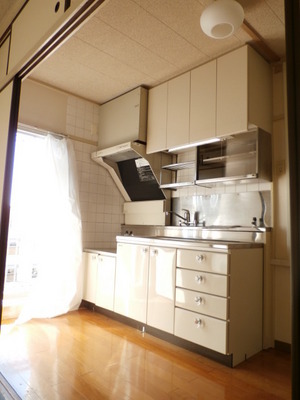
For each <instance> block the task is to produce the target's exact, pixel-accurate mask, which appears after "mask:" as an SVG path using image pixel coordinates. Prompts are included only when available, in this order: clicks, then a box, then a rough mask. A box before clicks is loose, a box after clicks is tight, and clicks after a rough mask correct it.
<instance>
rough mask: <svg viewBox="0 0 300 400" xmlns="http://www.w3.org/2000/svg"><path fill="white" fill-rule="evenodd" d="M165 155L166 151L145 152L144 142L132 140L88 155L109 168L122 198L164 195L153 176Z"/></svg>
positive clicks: (155, 198)
mask: <svg viewBox="0 0 300 400" xmlns="http://www.w3.org/2000/svg"><path fill="white" fill-rule="evenodd" d="M166 157H170V155H167V154H163V153H155V154H146V146H145V144H143V143H139V142H134V141H133V142H126V143H123V144H119V145H117V146H113V147H109V148H106V149H103V150H98V151H95V152H93V153H92V155H91V158H92V160H94V161H95V162H96V163H98V164H99V165H101V166H103V167H104V168H106V169H107V170H108V171H109V173H110V175H111V176H112V178H113V180H114V181H115V183H116V185H117V187H118V189H119V190H120V192H121V194H122V195H123V197H124V199H125V201H146V200H163V199H166V198H167V195H166V193H165V192H164V191H163V190H162V189H160V187H159V183H158V180H157V176H159V172H160V168H161V166H162V164H163V163H164V162H165V161H166V159H165V158H166Z"/></svg>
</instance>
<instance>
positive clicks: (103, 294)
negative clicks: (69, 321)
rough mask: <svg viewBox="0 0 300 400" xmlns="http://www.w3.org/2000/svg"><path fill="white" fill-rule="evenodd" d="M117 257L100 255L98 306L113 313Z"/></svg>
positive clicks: (96, 301)
mask: <svg viewBox="0 0 300 400" xmlns="http://www.w3.org/2000/svg"><path fill="white" fill-rule="evenodd" d="M115 273H116V257H114V256H112V257H110V256H105V255H101V254H100V255H99V256H98V271H97V291H96V300H95V303H96V306H99V307H102V308H105V309H107V310H110V311H113V309H114V292H115Z"/></svg>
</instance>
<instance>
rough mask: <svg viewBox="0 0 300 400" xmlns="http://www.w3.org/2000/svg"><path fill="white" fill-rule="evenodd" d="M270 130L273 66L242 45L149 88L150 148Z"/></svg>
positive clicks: (181, 144) (148, 138)
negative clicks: (250, 131)
mask: <svg viewBox="0 0 300 400" xmlns="http://www.w3.org/2000/svg"><path fill="white" fill-rule="evenodd" d="M255 127H259V128H262V129H263V130H265V131H267V132H271V131H272V73H271V66H270V65H269V64H268V63H267V62H266V61H265V60H264V59H263V58H262V57H261V56H260V55H259V54H257V53H256V52H255V51H254V50H253V49H252V48H251V47H249V46H248V45H246V46H243V47H241V48H239V49H237V50H234V51H232V52H231V53H228V54H226V55H224V56H222V57H219V58H218V59H216V60H213V61H211V62H208V63H207V64H204V65H201V66H199V67H198V68H195V69H193V70H192V71H190V72H187V73H185V74H183V75H180V76H178V77H177V78H174V79H171V80H170V81H168V82H166V83H164V84H163V85H160V86H157V87H155V88H153V89H150V91H149V110H148V131H147V152H148V153H153V152H155V151H160V150H166V149H170V148H172V147H177V146H183V145H186V144H192V143H196V142H201V141H204V140H207V139H211V138H213V137H215V136H218V137H219V136H220V137H221V136H226V135H230V134H234V133H241V132H246V131H248V130H250V129H252V128H255Z"/></svg>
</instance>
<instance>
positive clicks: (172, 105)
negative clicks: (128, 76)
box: [147, 72, 190, 154]
mask: <svg viewBox="0 0 300 400" xmlns="http://www.w3.org/2000/svg"><path fill="white" fill-rule="evenodd" d="M189 120H190V72H187V73H185V74H183V75H180V76H178V77H176V78H174V79H171V80H169V81H168V82H166V83H163V84H161V85H159V86H157V87H155V88H153V89H150V90H149V108H148V122H147V124H148V125H147V153H148V154H149V153H154V152H157V151H161V150H166V149H170V148H172V147H175V146H179V145H180V146H181V145H182V144H187V143H189V124H190V122H189Z"/></svg>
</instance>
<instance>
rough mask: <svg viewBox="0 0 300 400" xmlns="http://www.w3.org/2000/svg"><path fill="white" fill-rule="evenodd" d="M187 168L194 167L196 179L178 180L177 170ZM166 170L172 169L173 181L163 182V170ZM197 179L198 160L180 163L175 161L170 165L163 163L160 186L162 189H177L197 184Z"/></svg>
mask: <svg viewBox="0 0 300 400" xmlns="http://www.w3.org/2000/svg"><path fill="white" fill-rule="evenodd" d="M186 169H193V170H194V179H193V180H192V181H186V182H177V172H178V171H181V170H186ZM164 171H171V172H172V180H173V182H167V183H163V172H164ZM195 179H196V162H195V161H185V162H180V163H173V164H168V165H163V166H162V167H161V171H160V185H159V186H160V188H161V189H171V190H176V189H179V188H182V187H186V186H193V185H195Z"/></svg>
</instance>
